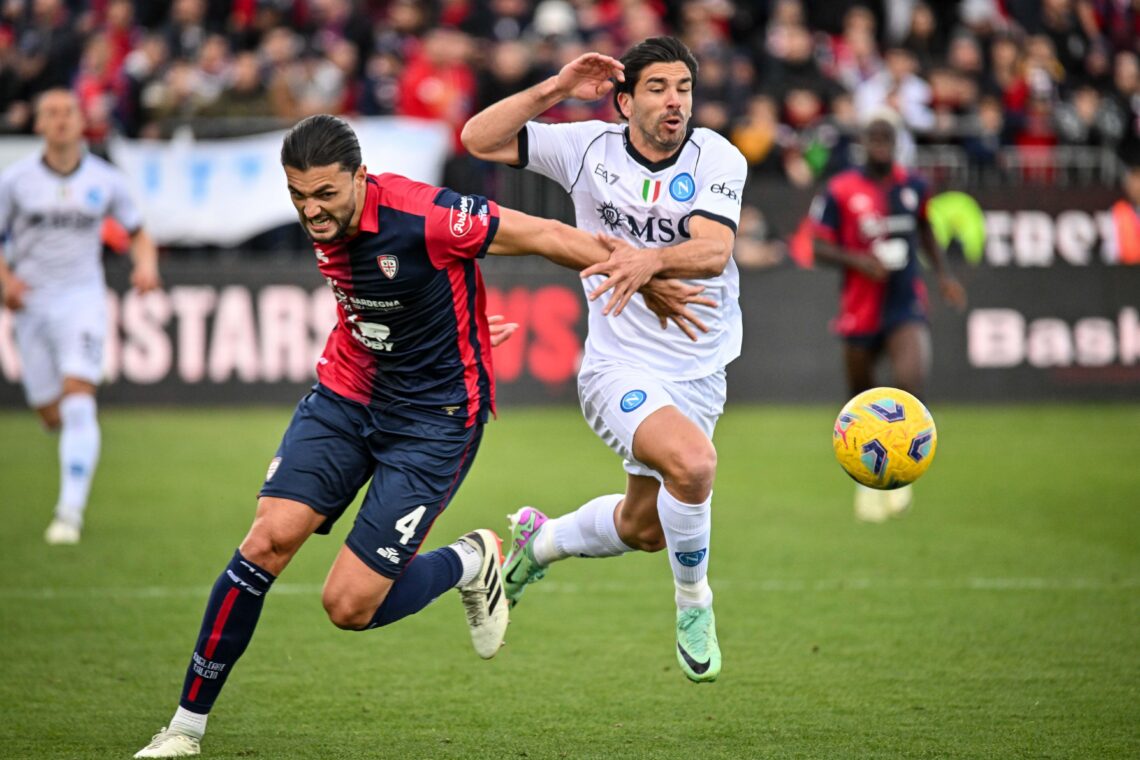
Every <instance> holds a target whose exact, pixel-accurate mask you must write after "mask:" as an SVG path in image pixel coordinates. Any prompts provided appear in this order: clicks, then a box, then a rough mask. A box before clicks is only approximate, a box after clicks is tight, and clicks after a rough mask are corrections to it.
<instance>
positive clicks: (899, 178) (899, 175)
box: [859, 164, 906, 183]
mask: <svg viewBox="0 0 1140 760" xmlns="http://www.w3.org/2000/svg"><path fill="white" fill-rule="evenodd" d="M859 173H860V174H862V175H863V177H864V179H867V180H868V181H870V182H884V183H890V182H895V183H900V182H903V181H904V180H906V169H904V168H903V167H902V166H900V165H899V164H893V165H892V166H891V171H890V174H888V175H887V176H885V177H872V176H871V173H870V172H868V171H867V167H866V166H860V167H859Z"/></svg>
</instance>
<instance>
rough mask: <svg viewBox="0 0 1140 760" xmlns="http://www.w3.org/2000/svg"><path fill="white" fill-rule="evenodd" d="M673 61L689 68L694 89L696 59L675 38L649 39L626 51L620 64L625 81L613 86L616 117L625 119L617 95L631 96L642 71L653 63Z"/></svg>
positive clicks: (695, 82) (683, 44)
mask: <svg viewBox="0 0 1140 760" xmlns="http://www.w3.org/2000/svg"><path fill="white" fill-rule="evenodd" d="M674 61H680V62H681V63H683V64H685V65H686V66H688V67H689V74H690V75H691V76H692V77H693V86H694V87H695V86H696V84H697V59H696V58H695V57H693V52H692V51H691V50H689V48H688V47H686V46H685V43H683V42H681V41H680V40H679V39H677V38H676V37H650V38H648V39H646V40H644V41H642V42H639V43H637V44H636V45H634V46H633V47H631V48H630V49H629V50H627V51H626V53H625V55H623V56H622V57H621V62H622V64H623V65H624V66H625V81H624V82H616V83H615V84H614V109H616V110H617V112H618V116H620V117H621V118H622V119H625V115H624V114H623V113H622V112H621V106H620V105H618V95H620V94H622V93H623V92H624V93H626V94H627V95H633V89H634V88H635V87H637V80H639V79H640V78H641V71H642V69H644V68H645V67H646V66H648V65H650V64H653V63H673V62H674Z"/></svg>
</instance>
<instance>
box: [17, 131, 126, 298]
mask: <svg viewBox="0 0 1140 760" xmlns="http://www.w3.org/2000/svg"><path fill="white" fill-rule="evenodd" d="M107 216H113V217H115V219H117V220H118V221H119V223H120V224H122V225H123V226H124V227H126V228H127V230H129V231H130V232H134V231H135V230H137V229H138V228H139V227H140V226H141V224H142V218H141V216H140V214H139V211H138V207H137V206H135V203H134V201H132V200H131V197H130V194H129V193H128V192H127V182H126V178H125V177H124V176H123V174H122V172H120V171H119V170H118V169H116V168H115V167H114V166H112V165H111V164H109V163H107V162H106V161H104V160H103V159H101V158H99V157H98V156H93V155H91V154H85V155H84V156H83V158H82V160H80V162H79V166H78V167H77V168H76V169H75V171H73V172H71V173H70V174H67V175H62V174H59V173H57V172H56V171H54V170H53V169H51V168H49V167H48V165H47V164H46V163H45V162H44V159H43V155H42V154H41V153H36V154H35V155H32V156H28V157H27V158H24V159H21V160H20V161H17V162H16V163H15V164H12V165H11V166H9V167H8V168H7V169H6V170H5V171H4V173H3V174H0V231H2V232H3V234H4V256H5V258H6V259H7V260H8V266H9V267H10V268H11V269H12V271H13V272H14V273H15V274H16V275H17V276H18V277H20V279H22V280H24V281H25V282H26V283H27V284H28V288H29V289H30V291H31V293H30V295H31V296H32V297H35V296H36V295H37V293H36V291H40V292H41V294H42V292H43V291H44V290H45V289H48V288H50V289H57V288H71V287H75V286H83V285H86V286H92V285H94V286H96V287H98V288H99V289H102V287H103V282H104V280H103V255H102V254H103V243H102V227H103V219H104V217H107Z"/></svg>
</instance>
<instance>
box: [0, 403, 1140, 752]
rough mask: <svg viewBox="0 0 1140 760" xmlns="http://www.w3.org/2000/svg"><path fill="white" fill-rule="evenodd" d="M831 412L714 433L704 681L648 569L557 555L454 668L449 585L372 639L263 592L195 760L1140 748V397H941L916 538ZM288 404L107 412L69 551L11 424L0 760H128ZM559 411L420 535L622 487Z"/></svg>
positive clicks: (318, 553)
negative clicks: (879, 492)
mask: <svg viewBox="0 0 1140 760" xmlns="http://www.w3.org/2000/svg"><path fill="white" fill-rule="evenodd" d="M835 411H836V410H835V409H831V408H823V407H806V408H766V407H743V406H736V407H730V409H729V412H728V414H727V415H726V416H725V417H724V419H723V421H722V423H721V427H720V429H719V430H718V436H717V442H718V448H719V452H720V473H719V477H718V480H717V487H716V495H715V501H714V506H713V512H714V531H713V544H712V555H711V557H712V570H711V579H712V583H713V587H714V589H715V591H716V611H717V621H718V623H719V626H720V640H721V644H722V647H723V651H724V671H723V674H722V676H721V678H720V680H719V681H718V682H717V683H715V684H701V685H697V684H692V683H689V682H688V681H686V680H685V679H684V677H683V676H682V675H681V673H680V671H679V670H678V668H677V664H676V661H675V658H674V653H673V615H674V613H673V604H672V584H671V581H670V576H669V568H668V564H667V561H666V557H665V555H664V554H656V555H633V556H627V557H623V558H619V559H607V560H573V561H568V562H565V563H563V564H561V565H558V566H556V567H554V568H553V569H552V570H551V572H550V573H549V575H548V577H547V580H545V581H543V582H541V583H540V584H539V585H538V586H535V587H532V588H530V589H528V591H527V594H526V596H525V597H524V599H523V603H522V604H521V605H520V606H519V607H517V608H516V609H515V611H514V616H513V618H514V619H513V622H512V624H511V627H510V630H509V632H508V636H507V646H506V647H505V648H504V649H503V650H502V652H501V653H500V654H499V656H498V657H497V658H496V659H494V660H492V661H490V662H484V661H481V660H479V659H478V658H477V657H476V656H475V654H474V653H473V652H472V651H471V648H470V645H469V641H468V635H467V630H466V626H465V625H464V619H463V613H462V609H461V607H460V604H459V599H458V595H457V594H455V593H453V592H449V593H448V594H447V595H445V596H444V597H443V598H441V599H440V600H438V601H437V602H436V603H435V604H433V605H432V606H431V607H429V608H428V609H426V610H425V611H424V612H423V613H421V614H419V615H417V616H415V617H412V618H409V619H407V620H404V621H402V622H400V623H398V624H397V625H395V626H393V627H391V628H386V629H382V630H378V631H370V632H367V633H350V632H344V631H339V630H337V629H335V628H334V627H333V626H332V625H331V624H330V623H328V621H327V619H326V618H325V615H324V612H323V611H322V609H321V603H320V594H319V588H320V584H321V582H322V580H323V579H324V576H325V573H326V571H327V569H328V567H329V565H330V563H331V561H332V559H333V557H334V555H335V553H336V552H337V550H338V548H339V546H340V542H341V539H342V538H343V535H344V533H345V532H346V531H347V530H348V528H349V526H350V524H351V518H346V519H344V520H343V521H342V523H341V524H340V525H338V526H337V528H336V529H335V530H334V534H333V536H332V537H328V538H320V537H314V539H313V540H311V541H310V543H309V544H308V545H307V546H305V547H304V549H303V550H302V551H301V553H300V555H299V556H298V557H297V559H296V560H295V561H294V563H293V566H291V567H290V568H289V569H288V570H287V571H286V573H285V574H284V575H283V577H282V578H281V579H280V580H279V581H278V583H277V585H276V587H275V588H274V590H273V591H272V592H271V593H270V595H269V597H268V601H267V603H266V607H265V611H264V613H263V615H262V618H261V624H260V627H259V629H258V632H257V635H256V636H255V637H254V640H253V643H252V645H251V647H250V649H249V650H248V652H247V653H246V656H245V657H244V659H242V661H241V662H240V664H239V665H238V666H237V668H236V670H235V672H234V675H233V677H232V678H231V679H230V681H229V684H228V685H227V687H226V690H225V692H224V693H223V694H222V697H221V699H220V701H219V703H218V705H217V707H216V709H215V711H214V714H213V715H212V716H211V718H210V726H209V732H208V733H207V736H206V740H205V743H204V757H207V758H605V759H606V760H613V759H614V758H626V757H630V758H637V757H647V758H686V759H694V760H696V759H703V758H734V759H735V758H1082V759H1083V758H1137V757H1140V406H1134V405H1133V406H1124V405H1120V406H1097V405H1089V406H1041V407H1036V406H1034V407H1029V406H1025V407H1011V408H1006V407H964V406H947V407H946V408H938V407H935V409H934V412H935V416H936V419H937V421H938V425H939V432H940V435H941V438H940V444H939V448H938V458H937V460H936V461H935V462H934V465H933V467H932V469H931V471H930V472H929V473H928V475H927V476H926V478H925V479H924V480H923V481H922V482H920V483H919V484H918V486H917V488H916V504H915V508H914V510H913V511H912V513H911V514H909V515H908V516H906V517H905V518H904V519H901V520H896V521H893V522H891V523H888V524H885V525H864V524H857V523H856V522H855V521H854V519H853V517H852V506H851V500H852V491H853V486H852V483H851V481H849V480H848V479H847V477H846V476H845V475H843V473H842V472H841V471H840V470H839V468H838V466H837V465H836V464H835V462H834V460H833V458H832V454H831V444H830V440H829V439H830V434H831V424H832V419H833V415H834V413H835ZM289 414H290V410H289V409H285V408H280V409H259V410H252V411H247V410H242V411H235V410H206V411H200V410H195V411H171V410H139V409H121V408H120V409H108V410H106V411H104V413H103V415H102V421H103V431H104V438H103V442H104V446H103V459H102V462H101V466H100V470H99V474H98V479H97V482H96V484H95V488H94V493H93V496H92V503H91V507H90V511H89V522H88V526H87V531H86V533H85V535H84V538H83V543H82V544H81V545H79V546H77V547H48V546H45V545H44V543H43V542H42V539H41V535H42V532H43V529H44V527H45V526H46V524H47V522H48V519H49V513H50V507H51V504H52V502H53V500H54V498H55V488H56V474H55V440H54V439H53V438H51V437H49V436H47V435H44V434H42V433H41V432H40V431H39V429H38V427H37V425H36V423H35V422H34V420H33V419H32V417H31V416H30V415H29V414H27V413H21V412H15V411H10V412H4V413H3V414H0V429H2V430H3V431H4V432H3V435H2V436H0V505H2V506H3V511H2V513H0V516H2V526H3V527H2V531H3V533H2V535H3V548H2V550H0V573H2V582H0V637H2V641H0V657H2V661H0V665H2V667H0V715H2V719H0V757H3V758H127V757H130V756H131V754H132V753H133V752H134V751H136V750H137V749H138V748H139V747H141V746H142V745H143V744H145V743H146V742H147V740H148V739H149V737H150V735H151V734H152V733H153V732H155V731H156V730H157V729H158V728H159V727H161V726H162V725H164V724H165V722H166V721H167V719H168V718H169V717H170V714H171V712H172V711H173V709H174V706H175V704H176V701H177V698H178V693H179V688H180V686H181V682H182V677H183V673H184V670H185V666H186V662H187V659H188V657H189V651H190V646H191V644H192V641H193V639H194V636H195V633H196V631H197V628H198V624H199V620H200V616H201V613H202V608H203V604H204V601H205V596H206V593H207V590H208V588H209V586H210V585H211V584H212V582H213V580H214V578H215V577H216V576H217V574H218V573H219V572H220V570H221V568H223V567H224V566H225V564H226V562H227V561H228V559H229V556H230V554H231V552H232V551H233V549H234V547H235V546H236V545H237V543H238V542H239V541H240V539H241V537H242V536H243V534H244V532H245V530H246V528H247V527H248V524H249V521H250V518H251V516H252V513H253V508H254V494H255V492H256V490H257V488H258V486H259V485H260V482H261V478H262V476H263V475H264V473H265V468H266V465H267V464H268V462H269V459H270V457H271V456H272V455H273V451H274V448H275V446H276V443H277V440H278V437H279V435H280V433H281V431H282V429H283V428H284V425H285V424H286V422H287V421H288V419H289ZM623 483H624V479H623V477H622V474H621V471H620V468H619V466H618V463H617V461H616V459H615V457H613V456H612V455H610V454H609V452H608V451H607V450H606V449H605V448H604V447H603V446H602V444H601V443H599V442H598V441H596V440H595V439H594V438H593V436H592V434H591V433H590V432H589V431H588V429H587V428H586V426H585V424H584V423H583V422H582V421H581V419H580V418H579V416H578V414H577V413H576V411H575V410H573V409H556V410H540V409H527V408H508V409H506V410H504V411H503V414H502V418H501V419H500V420H499V421H497V422H495V423H492V424H491V425H490V426H489V427H488V430H487V436H486V439H485V441H484V445H483V449H482V451H481V452H480V454H479V458H478V461H477V462H476V464H475V467H474V470H473V472H472V474H471V476H470V477H469V478H468V480H467V482H466V484H465V485H464V486H463V488H462V489H461V490H460V492H459V495H458V498H457V499H456V501H455V502H454V503H453V504H452V506H451V508H450V509H449V511H448V512H447V513H446V514H445V515H444V516H443V517H442V518H441V519H440V520H439V521H438V523H437V524H436V526H435V528H434V530H433V533H432V535H431V537H430V538H429V544H430V545H431V546H438V545H441V544H444V543H447V542H449V541H450V540H452V539H453V538H454V537H455V536H457V535H459V534H460V533H462V532H465V531H467V530H468V529H471V528H474V527H478V526H484V525H486V526H491V527H494V528H496V529H499V530H505V526H506V521H505V519H504V515H505V514H506V513H507V512H508V511H509V510H512V509H514V508H515V507H516V506H518V505H520V504H523V503H532V504H535V505H538V506H540V507H542V508H544V509H546V510H548V511H549V512H551V513H554V514H559V513H562V512H565V511H568V510H570V509H572V508H574V507H576V506H577V505H578V504H580V503H581V502H583V501H585V500H587V499H589V498H591V497H593V496H595V495H599V494H602V493H607V492H614V491H618V490H620V489H621V488H622V485H623Z"/></svg>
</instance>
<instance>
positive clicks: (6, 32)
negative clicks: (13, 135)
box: [0, 26, 31, 133]
mask: <svg viewBox="0 0 1140 760" xmlns="http://www.w3.org/2000/svg"><path fill="white" fill-rule="evenodd" d="M15 42H16V40H15V37H14V36H13V34H12V32H11V30H10V29H8V28H7V27H4V26H0V133H10V132H23V131H25V130H26V129H27V127H28V122H29V119H30V118H31V108H30V106H29V104H28V101H27V100H25V99H24V97H23V82H22V81H21V79H20V66H19V63H20V58H19V54H18V53H17V52H16V45H15Z"/></svg>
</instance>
